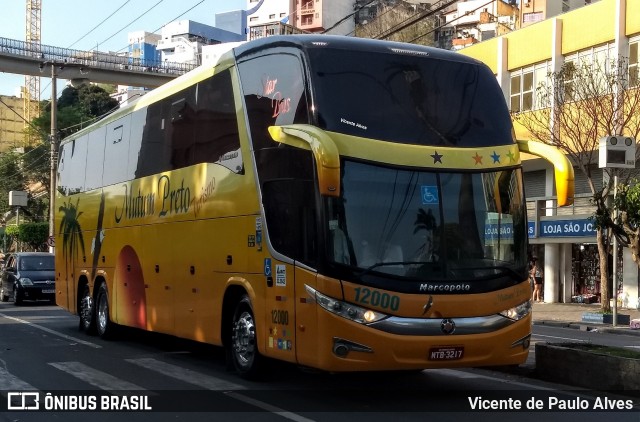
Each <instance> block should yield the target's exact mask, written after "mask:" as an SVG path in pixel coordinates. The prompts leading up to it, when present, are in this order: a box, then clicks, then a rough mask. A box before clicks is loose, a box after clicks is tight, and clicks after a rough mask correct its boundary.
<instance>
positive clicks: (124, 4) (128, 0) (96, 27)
mask: <svg viewBox="0 0 640 422" xmlns="http://www.w3.org/2000/svg"><path fill="white" fill-rule="evenodd" d="M130 1H131V0H127V1H125V2H124V3H123V4H122V6H120V7H118V8H117V9H116V10H115V12H113V13H111V14H110V15H109V16H107V17H106V18H104V19H103V20H102V22H100V23H99V24H97V25H96V26H94V27H93V28H92V29H91V30H90V31H89V32H87V33H86V34H84V35H83V36H81V37H80V38H78V39H77V40H76V41H74V43H73V44H71V45H70V46H69V47H67V48H71V47H73V46H74V45H76V44H77V43H78V41H81V40H82V39H84V38H85V37H86V36H87V35H89V34H90V33H92V32H93V31H95V30H96V29H98V27H99V26H100V25H102V24H103V23H105V22H106V21H107V20H108V19H109V18H110V17H111V16H113V15H115V14H116V13H117V12H118V11H119V10H120V9H122V8H123V7H124V6H126V4H127V3H129V2H130Z"/></svg>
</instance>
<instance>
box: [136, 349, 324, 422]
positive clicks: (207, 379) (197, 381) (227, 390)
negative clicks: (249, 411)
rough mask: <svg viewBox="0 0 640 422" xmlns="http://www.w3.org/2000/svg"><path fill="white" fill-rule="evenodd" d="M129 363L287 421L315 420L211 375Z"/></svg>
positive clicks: (154, 363) (147, 361)
mask: <svg viewBox="0 0 640 422" xmlns="http://www.w3.org/2000/svg"><path fill="white" fill-rule="evenodd" d="M125 360H126V361H127V362H129V363H133V364H134V365H139V366H142V367H143V368H146V369H150V370H152V371H156V372H159V373H161V374H163V375H167V376H169V377H172V378H175V379H178V380H180V381H184V382H186V383H189V384H194V385H197V386H198V387H202V388H204V389H207V390H212V391H224V394H225V395H227V396H229V397H231V398H233V399H235V400H239V401H241V402H243V403H247V404H249V405H251V406H254V407H257V408H259V409H262V410H266V411H268V412H271V413H273V414H275V415H278V416H281V417H283V418H285V419H289V420H292V421H296V422H312V421H313V419H308V418H305V417H304V416H300V415H298V414H296V413H293V412H289V411H287V410H284V409H282V408H280V407H277V406H274V405H271V404H269V403H265V402H263V401H260V400H256V399H254V398H252V397H247V396H245V395H244V394H240V393H237V392H235V391H233V390H246V387H244V386H242V385H239V384H235V383H233V382H229V381H225V380H222V379H220V378H216V377H212V376H209V375H203V374H199V373H197V372H195V371H192V370H190V369H187V368H183V367H181V366H177V365H173V364H170V363H166V362H162V361H159V360H157V359H153V358H140V359H125Z"/></svg>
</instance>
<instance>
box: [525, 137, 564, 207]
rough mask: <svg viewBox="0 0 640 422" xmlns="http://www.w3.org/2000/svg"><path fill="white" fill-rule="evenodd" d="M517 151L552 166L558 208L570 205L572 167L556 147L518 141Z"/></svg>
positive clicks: (536, 142)
mask: <svg viewBox="0 0 640 422" xmlns="http://www.w3.org/2000/svg"><path fill="white" fill-rule="evenodd" d="M518 149H519V150H520V151H522V152H526V153H528V154H531V155H535V156H537V157H541V158H544V159H545V160H547V161H549V162H550V163H551V164H553V167H554V169H555V179H556V194H557V196H558V206H560V207H563V206H565V205H572V204H573V196H574V190H575V187H574V174H573V166H572V165H571V162H570V161H569V159H568V158H567V156H566V155H564V154H563V153H562V151H560V150H559V149H557V148H556V147H554V146H552V145H547V144H544V143H542V142H538V141H530V140H518Z"/></svg>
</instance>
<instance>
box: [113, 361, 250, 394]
mask: <svg viewBox="0 0 640 422" xmlns="http://www.w3.org/2000/svg"><path fill="white" fill-rule="evenodd" d="M125 360H126V361H127V362H129V363H133V364H134V365H138V366H142V367H143V368H147V369H150V370H152V371H156V372H159V373H161V374H163V375H167V376H169V377H172V378H175V379H178V380H180V381H184V382H187V383H189V384H193V385H197V386H198V387H202V388H204V389H206V390H214V391H221V390H246V387H243V386H242V385H239V384H235V383H232V382H229V381H225V380H222V379H220V378H216V377H212V376H209V375H203V374H199V373H198V372H195V371H192V370H191V369H187V368H183V367H181V366H177V365H172V364H170V363H165V362H162V361H159V360H157V359H153V358H140V359H125Z"/></svg>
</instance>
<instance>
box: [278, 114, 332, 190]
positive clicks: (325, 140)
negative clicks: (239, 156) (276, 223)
mask: <svg viewBox="0 0 640 422" xmlns="http://www.w3.org/2000/svg"><path fill="white" fill-rule="evenodd" d="M269 134H270V135H271V138H272V139H273V140H274V141H276V142H279V143H282V144H286V145H289V146H292V147H295V148H302V149H307V150H311V152H312V153H313V157H314V158H315V160H316V168H317V169H318V184H319V186H320V194H321V195H323V196H335V197H338V196H340V154H339V152H338V147H337V146H336V144H335V142H333V140H332V139H331V137H330V136H329V135H328V134H327V133H326V132H325V131H323V130H322V129H318V128H317V127H315V126H311V125H284V126H269Z"/></svg>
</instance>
